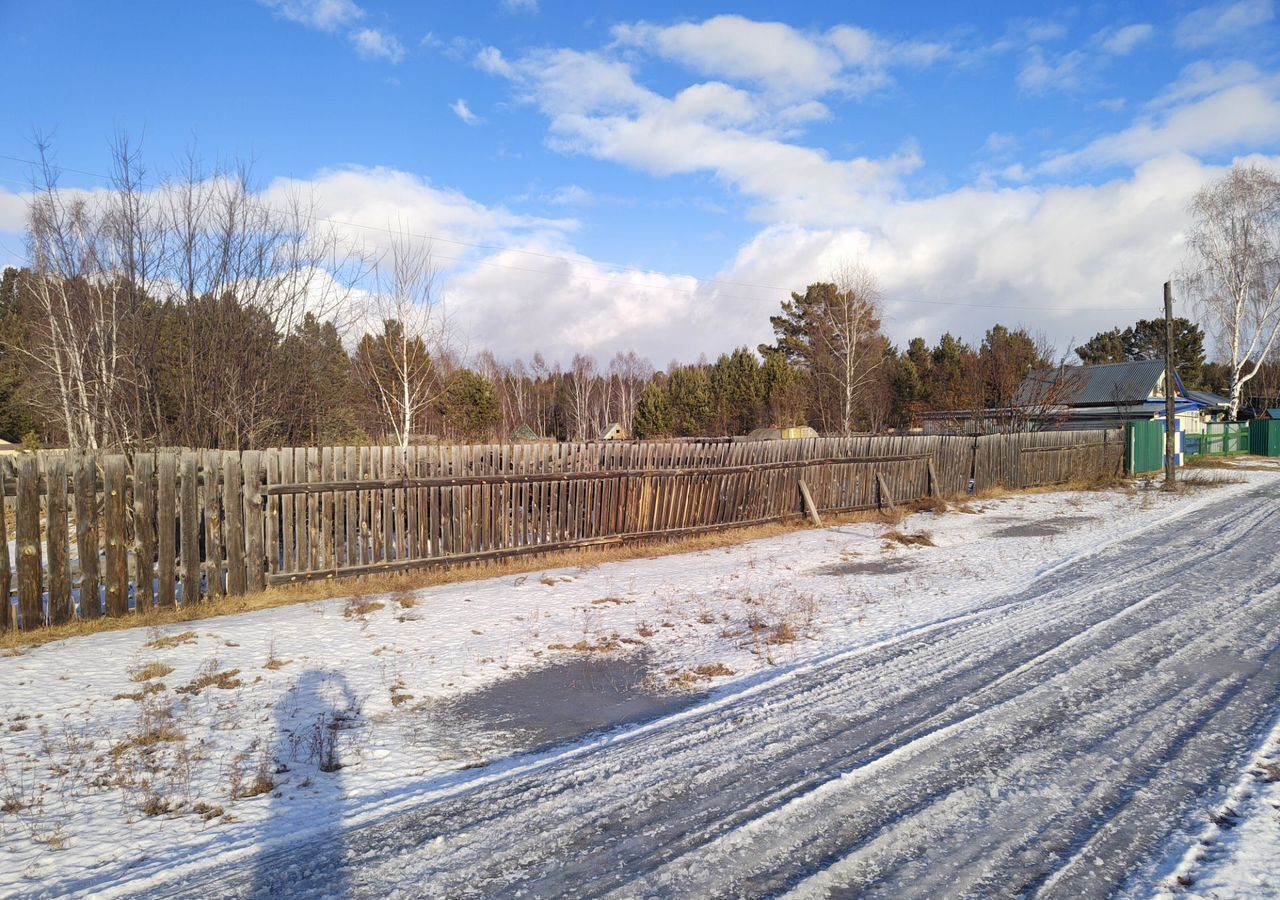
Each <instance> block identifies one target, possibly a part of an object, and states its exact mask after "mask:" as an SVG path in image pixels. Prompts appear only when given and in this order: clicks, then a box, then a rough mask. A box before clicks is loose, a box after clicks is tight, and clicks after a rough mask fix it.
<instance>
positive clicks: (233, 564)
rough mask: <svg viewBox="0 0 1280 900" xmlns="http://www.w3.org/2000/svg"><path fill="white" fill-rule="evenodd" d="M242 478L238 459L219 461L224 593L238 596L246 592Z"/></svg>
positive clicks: (232, 455)
mask: <svg viewBox="0 0 1280 900" xmlns="http://www.w3.org/2000/svg"><path fill="white" fill-rule="evenodd" d="M244 509H245V507H244V475H243V472H242V471H241V468H240V460H239V458H238V457H237V456H236V455H235V454H233V453H228V454H226V455H225V456H224V457H223V459H222V516H223V521H222V525H223V538H224V540H225V541H226V550H227V593H228V594H230V595H231V596H233V597H241V596H243V595H244V594H246V593H247V592H248V589H249V585H248V580H247V572H246V570H245V547H244V533H245V522H244Z"/></svg>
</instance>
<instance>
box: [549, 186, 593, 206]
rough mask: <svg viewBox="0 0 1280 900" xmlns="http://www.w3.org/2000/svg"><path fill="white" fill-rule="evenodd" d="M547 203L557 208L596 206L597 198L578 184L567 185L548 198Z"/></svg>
mask: <svg viewBox="0 0 1280 900" xmlns="http://www.w3.org/2000/svg"><path fill="white" fill-rule="evenodd" d="M547 202H548V203H554V204H556V205H557V206H594V205H595V202H596V198H595V195H594V194H592V193H591V192H590V191H588V190H586V189H585V188H581V187H578V185H576V184H567V185H565V186H564V187H560V188H556V190H555V192H554V193H552V194H551V196H550V197H548V198H547Z"/></svg>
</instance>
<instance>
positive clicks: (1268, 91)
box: [1041, 72, 1280, 174]
mask: <svg viewBox="0 0 1280 900" xmlns="http://www.w3.org/2000/svg"><path fill="white" fill-rule="evenodd" d="M1202 74H1207V75H1208V74H1210V73H1204V72H1202ZM1216 74H1220V73H1213V75H1214V76H1216ZM1236 74H1239V73H1238V72H1237V73H1236ZM1222 84H1226V85H1227V86H1225V87H1222V86H1221V85H1222ZM1214 87H1220V89H1218V90H1213V88H1214ZM1278 89H1280V84H1278V83H1277V80H1276V79H1261V80H1255V81H1246V82H1240V81H1233V80H1221V79H1219V80H1216V81H1215V77H1210V78H1208V80H1207V81H1197V80H1196V79H1195V77H1194V76H1193V77H1191V78H1190V79H1184V80H1183V82H1181V83H1180V84H1177V85H1175V86H1174V87H1173V88H1172V89H1171V92H1172V93H1167V94H1166V95H1164V96H1163V97H1161V98H1157V100H1156V101H1154V102H1153V107H1152V111H1150V112H1148V113H1146V114H1144V115H1143V116H1141V117H1140V118H1138V119H1137V120H1136V121H1135V122H1134V123H1133V124H1132V125H1130V126H1129V127H1128V128H1126V129H1124V130H1123V131H1120V132H1117V133H1115V134H1109V135H1106V136H1104V137H1101V138H1098V139H1097V140H1095V141H1093V142H1091V143H1090V144H1088V145H1086V146H1085V147H1084V148H1082V149H1080V150H1076V151H1073V152H1070V153H1062V154H1059V155H1057V156H1054V157H1052V158H1050V159H1049V160H1047V161H1046V162H1045V163H1044V164H1043V165H1042V166H1041V169H1042V170H1043V171H1045V172H1048V173H1050V174H1059V173H1062V172H1065V171H1067V170H1069V169H1072V168H1075V167H1082V166H1085V167H1087V166H1112V165H1135V164H1139V163H1142V162H1143V161H1145V160H1150V159H1155V158H1158V157H1160V156H1164V155H1167V154H1170V153H1190V154H1210V153H1222V152H1225V151H1230V150H1234V149H1239V148H1244V147H1248V146H1254V145H1267V144H1273V143H1275V142H1276V141H1277V140H1280V96H1278V93H1280V91H1278ZM1170 96H1172V97H1176V98H1177V100H1178V101H1182V102H1174V101H1171V100H1169V99H1168V98H1169V97H1170Z"/></svg>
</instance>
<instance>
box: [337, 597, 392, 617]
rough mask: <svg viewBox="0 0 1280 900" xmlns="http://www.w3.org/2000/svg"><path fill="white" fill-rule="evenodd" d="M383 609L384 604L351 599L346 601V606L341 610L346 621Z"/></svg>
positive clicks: (363, 598) (362, 598) (366, 599)
mask: <svg viewBox="0 0 1280 900" xmlns="http://www.w3.org/2000/svg"><path fill="white" fill-rule="evenodd" d="M385 608H386V604H385V603H379V602H378V601H377V600H370V599H368V598H366V597H352V598H351V599H350V600H348V601H347V606H346V608H345V609H343V610H342V615H343V616H344V617H345V618H348V619H355V618H359V617H361V616H367V615H369V613H372V612H377V611H378V610H380V609H385Z"/></svg>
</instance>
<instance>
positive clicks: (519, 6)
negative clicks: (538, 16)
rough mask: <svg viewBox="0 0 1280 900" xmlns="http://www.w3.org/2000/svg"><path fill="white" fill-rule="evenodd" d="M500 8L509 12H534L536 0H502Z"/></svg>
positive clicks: (536, 7) (536, 9)
mask: <svg viewBox="0 0 1280 900" xmlns="http://www.w3.org/2000/svg"><path fill="white" fill-rule="evenodd" d="M502 8H503V10H504V11H506V12H509V13H518V12H524V13H536V12H537V11H538V0H502Z"/></svg>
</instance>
